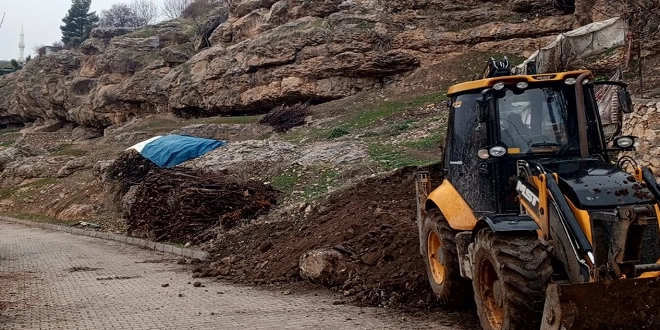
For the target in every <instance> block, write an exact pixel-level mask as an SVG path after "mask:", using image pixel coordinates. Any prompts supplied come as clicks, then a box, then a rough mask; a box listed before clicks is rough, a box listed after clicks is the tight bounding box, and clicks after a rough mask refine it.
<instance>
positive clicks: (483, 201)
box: [444, 93, 495, 214]
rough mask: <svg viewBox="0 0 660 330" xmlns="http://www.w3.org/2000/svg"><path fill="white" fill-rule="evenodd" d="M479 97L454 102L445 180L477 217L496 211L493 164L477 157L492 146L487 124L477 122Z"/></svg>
mask: <svg viewBox="0 0 660 330" xmlns="http://www.w3.org/2000/svg"><path fill="white" fill-rule="evenodd" d="M478 97H480V93H476V94H463V95H459V96H456V97H455V98H454V99H453V100H452V104H451V107H450V109H449V111H450V113H449V123H450V127H449V129H448V131H447V139H446V142H447V144H446V148H447V149H446V152H445V157H444V164H445V167H446V178H447V179H448V180H449V182H451V184H452V185H453V186H454V187H455V188H456V190H458V192H459V193H460V194H461V196H463V199H464V200H465V201H466V202H467V203H468V204H469V205H470V206H471V207H472V210H473V211H474V212H475V214H476V213H491V212H494V211H495V198H494V194H493V191H492V173H491V172H492V165H491V164H490V162H489V160H482V159H480V158H479V157H478V156H477V153H478V151H479V149H481V148H485V147H487V146H488V145H489V139H488V136H489V134H488V131H489V129H488V128H487V124H486V123H479V121H478V120H477V101H476V99H477V98H478Z"/></svg>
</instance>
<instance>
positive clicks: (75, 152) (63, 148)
mask: <svg viewBox="0 0 660 330" xmlns="http://www.w3.org/2000/svg"><path fill="white" fill-rule="evenodd" d="M88 153H89V152H88V151H87V150H81V149H76V148H74V147H73V145H71V144H62V145H60V146H59V147H58V148H57V149H56V150H55V151H53V152H52V153H51V154H52V155H54V156H73V157H82V156H86V155H87V154H88Z"/></svg>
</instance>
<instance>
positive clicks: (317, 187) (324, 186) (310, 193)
mask: <svg viewBox="0 0 660 330" xmlns="http://www.w3.org/2000/svg"><path fill="white" fill-rule="evenodd" d="M313 172H314V173H315V176H314V180H312V182H310V183H308V184H307V185H306V187H305V189H304V190H303V195H304V196H305V198H306V199H314V198H316V197H318V196H320V195H322V194H325V193H327V192H328V187H329V186H330V185H331V183H333V182H335V181H336V180H337V178H339V173H338V172H337V171H335V170H334V169H327V168H315V169H314V170H313Z"/></svg>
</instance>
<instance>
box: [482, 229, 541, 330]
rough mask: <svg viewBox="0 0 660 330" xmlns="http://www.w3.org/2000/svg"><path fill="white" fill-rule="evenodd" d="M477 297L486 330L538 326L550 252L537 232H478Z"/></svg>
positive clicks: (510, 329)
mask: <svg viewBox="0 0 660 330" xmlns="http://www.w3.org/2000/svg"><path fill="white" fill-rule="evenodd" d="M473 253H474V254H473V270H472V274H473V280H472V285H473V287H474V292H475V294H474V299H475V302H476V304H477V314H479V320H480V322H481V327H482V328H483V329H485V330H518V329H520V330H523V329H538V328H539V327H540V325H541V317H542V314H543V307H544V302H545V289H546V287H547V285H548V282H549V281H550V277H551V276H552V266H551V265H550V261H551V254H550V251H549V248H548V247H547V245H545V244H544V243H542V242H541V241H540V240H539V239H538V237H537V235H536V233H534V232H531V233H497V234H496V233H493V232H491V231H490V230H488V229H485V230H481V231H480V232H479V233H478V234H477V238H476V241H475V243H474V250H473Z"/></svg>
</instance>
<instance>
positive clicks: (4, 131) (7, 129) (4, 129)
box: [0, 127, 23, 136]
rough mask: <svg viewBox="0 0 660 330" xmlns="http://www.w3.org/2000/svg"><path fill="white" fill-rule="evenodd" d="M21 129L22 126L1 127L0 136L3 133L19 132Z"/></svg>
mask: <svg viewBox="0 0 660 330" xmlns="http://www.w3.org/2000/svg"><path fill="white" fill-rule="evenodd" d="M22 129H23V128H22V127H12V128H3V129H0V136H2V135H5V134H11V133H17V132H20V131H21V130H22Z"/></svg>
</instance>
